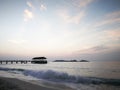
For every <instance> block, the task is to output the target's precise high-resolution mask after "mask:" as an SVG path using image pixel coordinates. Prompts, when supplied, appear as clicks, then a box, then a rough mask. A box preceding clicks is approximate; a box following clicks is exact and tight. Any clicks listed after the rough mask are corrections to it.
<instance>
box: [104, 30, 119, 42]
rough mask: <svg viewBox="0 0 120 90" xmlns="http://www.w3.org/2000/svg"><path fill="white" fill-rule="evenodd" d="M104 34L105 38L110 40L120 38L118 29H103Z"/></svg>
mask: <svg viewBox="0 0 120 90" xmlns="http://www.w3.org/2000/svg"><path fill="white" fill-rule="evenodd" d="M104 32H105V34H106V36H105V37H106V38H107V39H110V40H120V29H114V30H107V31H104Z"/></svg>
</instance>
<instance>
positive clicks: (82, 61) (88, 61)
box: [53, 60, 90, 62]
mask: <svg viewBox="0 0 120 90" xmlns="http://www.w3.org/2000/svg"><path fill="white" fill-rule="evenodd" d="M53 62H90V61H88V60H80V61H78V60H54V61H53Z"/></svg>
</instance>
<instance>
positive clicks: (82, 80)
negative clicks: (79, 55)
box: [0, 68, 120, 86]
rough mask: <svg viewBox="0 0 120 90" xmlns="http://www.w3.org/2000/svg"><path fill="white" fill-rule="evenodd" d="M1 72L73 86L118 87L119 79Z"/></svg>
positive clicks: (43, 72)
mask: <svg viewBox="0 0 120 90" xmlns="http://www.w3.org/2000/svg"><path fill="white" fill-rule="evenodd" d="M0 70H3V71H14V72H15V71H16V72H22V74H24V75H26V76H32V77H35V78H38V79H44V80H48V81H53V82H64V83H75V84H109V85H115V86H120V79H106V78H97V77H84V76H75V75H69V74H68V73H64V72H57V71H53V70H47V71H36V70H25V69H14V68H13V69H10V68H0Z"/></svg>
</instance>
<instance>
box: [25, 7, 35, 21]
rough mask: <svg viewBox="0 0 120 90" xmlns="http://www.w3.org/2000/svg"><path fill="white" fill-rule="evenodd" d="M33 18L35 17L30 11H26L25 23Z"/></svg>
mask: <svg viewBox="0 0 120 90" xmlns="http://www.w3.org/2000/svg"><path fill="white" fill-rule="evenodd" d="M33 17H34V15H33V13H32V12H31V11H30V10H28V9H25V10H24V21H28V20H30V19H33Z"/></svg>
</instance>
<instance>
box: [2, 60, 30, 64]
mask: <svg viewBox="0 0 120 90" xmlns="http://www.w3.org/2000/svg"><path fill="white" fill-rule="evenodd" d="M28 62H31V60H0V64H9V63H10V64H14V63H16V64H18V63H21V64H27V63H28Z"/></svg>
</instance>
